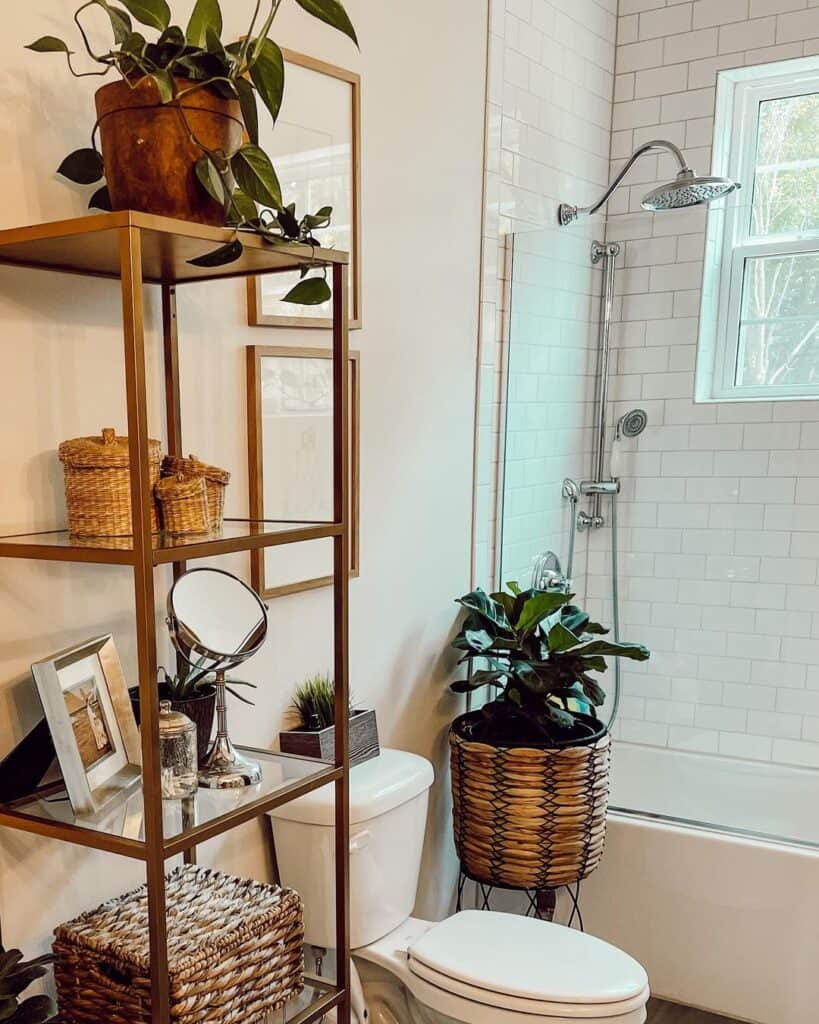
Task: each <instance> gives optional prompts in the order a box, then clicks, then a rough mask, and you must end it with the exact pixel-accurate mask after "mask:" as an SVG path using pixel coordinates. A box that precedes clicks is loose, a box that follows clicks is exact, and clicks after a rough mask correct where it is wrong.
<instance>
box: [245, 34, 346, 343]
mask: <svg viewBox="0 0 819 1024" xmlns="http://www.w3.org/2000/svg"><path fill="white" fill-rule="evenodd" d="M282 53H283V55H284V59H285V78H286V80H287V88H286V89H285V94H284V101H283V104H282V109H281V111H280V112H279V117H278V119H277V121H276V124H275V125H273V124H271V123H269V122H268V123H267V124H266V125H262V126H261V127H260V134H261V139H260V143H261V145H262V147H263V148H264V150H265V152H267V153H269V154H270V157H271V159H272V160H273V163H274V164H275V166H276V170H277V172H278V176H279V180H280V181H281V185H282V191H283V193H284V196H285V201H286V202H288V203H289V202H294V203H295V204H296V210H297V213H298V215H299V216H302V215H303V214H304V213H310V212H315V211H316V210H318V209H319V208H321V207H322V206H332V208H333V215H332V220H331V223H330V225H329V227H327V228H322V229H320V230H317V231H316V233H315V234H316V238H317V239H318V241H319V242H320V244H321V245H322V246H324V247H326V248H334V249H341V250H343V251H344V252H349V253H350V327H353V328H356V327H360V326H361V80H360V78H359V76H358V75H356V74H354V73H353V72H351V71H346V70H345V69H344V68H339V67H336V66H335V65H333V64H326V63H324V62H323V61H319V60H315V59H313V58H312V57H307V56H305V55H304V54H301V53H294V52H293V51H292V50H283V51H282ZM298 281H299V274H298V272H291V273H284V274H266V275H264V276H261V277H256V278H249V279H248V282H247V287H248V323H249V324H250V326H251V327H325V328H329V327H332V300H331V301H328V302H326V303H324V304H322V305H319V306H298V305H294V304H292V303H289V302H282V299H283V297H284V296H285V295H286V294H287V293H288V292H289V291H290V289H291V288H292V287H293V286H294V285H296V284H297V283H298Z"/></svg>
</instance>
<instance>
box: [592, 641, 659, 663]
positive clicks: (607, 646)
mask: <svg viewBox="0 0 819 1024" xmlns="http://www.w3.org/2000/svg"><path fill="white" fill-rule="evenodd" d="M572 654H573V655H577V656H578V657H581V658H586V657H588V656H589V655H590V654H602V655H603V657H614V658H629V659H630V660H631V661H648V659H649V658H650V657H651V653H650V651H649V650H648V649H647V648H646V647H643V645H642V644H615V643H609V642H608V641H607V640H592V641H590V642H589V643H586V644H581V645H580V646H579V647H575V648H574V650H573V651H572Z"/></svg>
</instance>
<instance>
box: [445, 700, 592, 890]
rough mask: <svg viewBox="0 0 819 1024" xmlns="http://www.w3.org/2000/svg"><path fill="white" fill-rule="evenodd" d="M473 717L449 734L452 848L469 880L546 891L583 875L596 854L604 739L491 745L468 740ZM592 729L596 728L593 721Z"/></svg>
mask: <svg viewBox="0 0 819 1024" xmlns="http://www.w3.org/2000/svg"><path fill="white" fill-rule="evenodd" d="M479 716H480V713H479V712H471V713H470V714H466V715H462V716H461V717H460V718H458V719H456V720H455V722H454V723H453V725H452V729H451V730H450V734H449V740H450V753H451V768H452V812H453V820H454V826H455V847H456V849H457V852H458V857H459V858H460V861H461V865H462V867H463V869H464V871H465V872H466V873H467V874H468V875H469V876H470V877H472V878H474V879H476V880H477V881H481V882H485V883H487V884H489V885H505V886H510V887H513V888H516V889H554V888H557V887H558V886H561V885H571V884H572V883H574V882H578V881H580V880H581V879H583V878H585V877H586V876H587V875H589V874H591V872H592V871H594V869H595V868H596V867H597V866H598V864H599V863H600V860H601V858H602V856H603V846H604V843H605V839H606V811H607V808H608V797H609V764H610V757H611V740H610V737H609V735H608V733H607V732H606V731H605V729H604V728H603V727H602V726H600V729H599V734H598V736H597V737H596V738H593V739H592V740H591V741H590V742H586V743H584V744H582V745H577V744H576V745H573V746H564V747H550V748H538V747H497V746H492V745H490V744H488V743H479V742H474V741H472V740H470V739H468V736H469V734H470V731H471V727H472V725H473V724H474V723H475V722H476V721H477V720H478V718H479ZM598 725H599V723H598Z"/></svg>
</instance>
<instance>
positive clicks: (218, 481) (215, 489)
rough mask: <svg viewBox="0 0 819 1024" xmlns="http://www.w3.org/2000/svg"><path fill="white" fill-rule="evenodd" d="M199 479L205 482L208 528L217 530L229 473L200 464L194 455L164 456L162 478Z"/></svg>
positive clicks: (222, 517)
mask: <svg viewBox="0 0 819 1024" xmlns="http://www.w3.org/2000/svg"><path fill="white" fill-rule="evenodd" d="M180 474H181V475H182V476H184V477H193V478H196V477H201V478H202V479H203V480H204V481H205V487H206V489H207V499H208V515H209V517H210V528H211V529H212V530H218V529H219V528H220V527H221V525H222V520H223V519H224V515H225V489H226V488H227V485H228V484H229V483H230V473H228V471H227V470H226V469H220V468H219V467H218V466H209V465H208V464H207V463H205V462H200V460H199V459H197V457H196V456H195V455H189V456H188V457H187V458H186V459H185V458H181V457H180V456H177V455H166V456H165V459H164V460H163V462H162V475H163V476H179V475H180Z"/></svg>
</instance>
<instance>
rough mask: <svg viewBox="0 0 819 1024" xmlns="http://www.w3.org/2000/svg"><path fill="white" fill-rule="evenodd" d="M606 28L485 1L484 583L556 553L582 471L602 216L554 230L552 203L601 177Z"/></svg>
mask: <svg viewBox="0 0 819 1024" xmlns="http://www.w3.org/2000/svg"><path fill="white" fill-rule="evenodd" d="M616 32H617V0H491V5H490V44H489V84H488V105H487V129H488V131H487V156H486V169H485V176H486V209H485V230H484V278H483V285H484V294H483V303H482V310H481V318H482V328H481V338H480V387H479V391H480V394H479V420H478V451H477V458H478V468H477V482H478V483H477V498H476V505H477V509H476V525H477V531H476V550H475V573H474V575H475V582H476V583H478V584H479V585H482V586H491V585H494V584H496V583H497V582H498V574H499V573H500V563H501V561H502V562H503V574H504V577H505V578H506V579H513V578H515V577H520V578H521V579H524V580H526V579H528V578H529V576H530V575H531V570H532V559H533V556H534V554H535V553H536V552H537V551H540V550H542V549H544V548H546V547H553V548H556V549H558V550H562V551H564V552H565V529H566V526H567V522H568V520H567V518H566V508H565V505H564V503H563V501H562V499H561V493H560V484H561V482H562V479H563V477H564V476H566V475H573V476H584V475H586V473H587V468H588V451H589V446H590V433H589V429H588V427H589V423H590V416H591V403H590V398H589V391H590V388H592V387H593V382H592V379H591V375H592V374H593V372H594V367H593V360H594V350H595V341H594V335H595V332H594V330H593V329H592V323H593V320H594V318H596V316H597V315H598V303H597V300H596V298H595V297H594V289H595V288H598V289H599V286H600V275H599V273H597V272H596V271H595V270H594V269H593V268H592V267H591V265H590V263H589V260H588V253H589V251H590V246H591V242H592V241H593V239H594V237H595V233H600V234H602V232H603V230H604V227H605V222H604V220H603V219H602V217H600V218H595V221H596V223H595V221H591V222H586V223H585V224H583V225H580V226H578V228H577V229H576V230H575V229H572V230H570V231H568V232H563V233H562V234H558V228H557V221H556V218H557V206H558V203H559V202H561V201H563V200H567V201H570V202H573V203H579V204H581V205H582V204H583V203H588V202H591V201H593V199H594V197H595V195H596V194H598V193H599V192H600V190H601V189H602V188H603V187H604V186H605V183H606V181H607V178H608V173H609V156H610V138H611V115H612V97H613V90H614V53H615V37H616ZM544 228H548V229H550V230H549V232H548V237H549V238H550V241H549V242H548V243H547V242H545V241H544V239H545V238H546V237H547V235H546V233H544V232H542V231H541V232H537V234H539V235H540V238H538V237H536V231H535V229H544ZM509 232H515V233H516V235H517V238H518V242H517V247H516V257H515V260H514V266H512V261H511V260H510V259H508V258H507V253H506V252H505V249H504V246H503V244H502V243H503V236H504V235H505V234H507V233H509ZM529 232H532V234H531V235H529V234H528V233H529ZM512 273H513V274H514V277H515V284H514V287H515V289H516V293H515V316H514V318H513V319H512V320H511V322H509V321H508V320H507V314H508V312H509V310H508V292H509V276H510V274H512ZM507 329H508V330H510V331H511V332H513V333H514V338H513V342H512V344H511V345H510V346H505V345H504V340H505V331H506V330H507ZM507 353H510V358H509V359H508V362H507ZM590 360H591V363H590ZM507 376H508V386H509V391H508V394H509V397H510V402H509V407H508V409H507V406H506V402H505V398H506V394H507ZM507 412H508V421H509V422H508V424H506V423H505V420H506V418H507ZM505 430H506V431H507V433H506V437H507V446H506V451H505V453H504V449H503V443H502V439H503V437H504V431H505ZM504 456H505V458H504ZM504 474H505V482H506V487H505V495H506V505H505V509H504V522H505V530H504V541H503V544H504V550H503V552H502V558H501V550H500V544H499V543H498V541H499V537H500V529H499V527H500V521H499V518H498V509H499V500H500V498H501V496H502V495H503V493H504ZM581 556H582V553H581V555H579V557H581Z"/></svg>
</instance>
